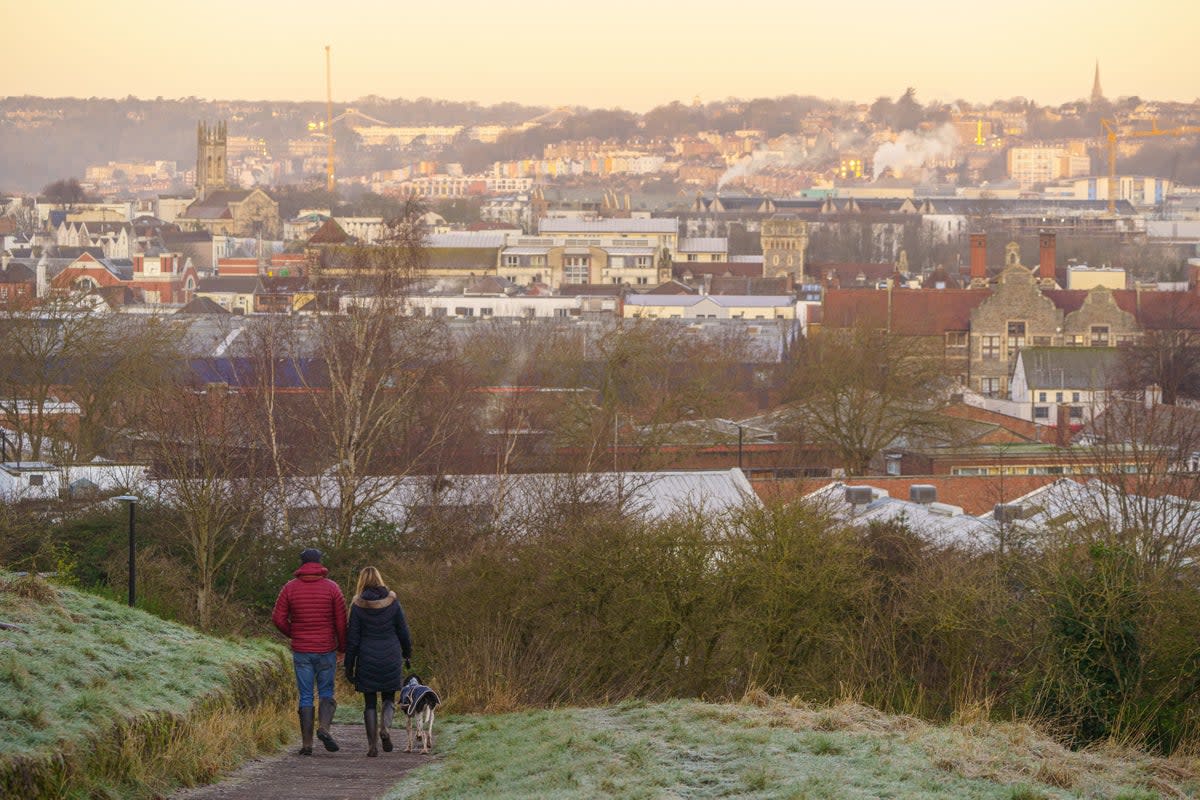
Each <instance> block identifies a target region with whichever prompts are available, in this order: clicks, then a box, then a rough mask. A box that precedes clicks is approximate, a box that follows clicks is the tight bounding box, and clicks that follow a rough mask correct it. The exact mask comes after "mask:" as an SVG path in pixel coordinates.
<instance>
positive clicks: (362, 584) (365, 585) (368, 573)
mask: <svg viewBox="0 0 1200 800" xmlns="http://www.w3.org/2000/svg"><path fill="white" fill-rule="evenodd" d="M384 585H385V584H384V582H383V576H382V575H380V574H379V570H377V569H376V568H375V567H363V568H362V570H361V571H360V572H359V573H358V585H357V586H355V587H354V596H355V597H361V596H362V593H363V589H370V588H374V587H376V586H384Z"/></svg>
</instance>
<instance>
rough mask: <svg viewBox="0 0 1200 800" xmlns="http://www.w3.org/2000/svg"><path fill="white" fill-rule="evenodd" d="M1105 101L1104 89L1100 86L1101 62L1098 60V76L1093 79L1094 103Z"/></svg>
mask: <svg viewBox="0 0 1200 800" xmlns="http://www.w3.org/2000/svg"><path fill="white" fill-rule="evenodd" d="M1103 102H1104V91H1103V90H1102V89H1101V88H1100V62H1099V61H1097V62H1096V77H1095V78H1094V79H1093V80H1092V105H1095V104H1096V103H1103Z"/></svg>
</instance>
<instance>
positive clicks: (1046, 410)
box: [1033, 406, 1050, 419]
mask: <svg viewBox="0 0 1200 800" xmlns="http://www.w3.org/2000/svg"><path fill="white" fill-rule="evenodd" d="M1033 418H1034V419H1050V407H1049V406H1034V407H1033Z"/></svg>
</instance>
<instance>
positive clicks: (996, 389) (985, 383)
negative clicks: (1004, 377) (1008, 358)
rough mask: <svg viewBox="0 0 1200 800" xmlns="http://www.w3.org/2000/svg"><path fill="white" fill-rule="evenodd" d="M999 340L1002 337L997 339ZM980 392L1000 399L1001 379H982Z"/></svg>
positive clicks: (980, 380)
mask: <svg viewBox="0 0 1200 800" xmlns="http://www.w3.org/2000/svg"><path fill="white" fill-rule="evenodd" d="M995 338H997V339H999V338H1000V337H999V336H997V337H995ZM979 391H980V393H982V394H983V395H984V396H986V397H998V396H999V395H1000V379H999V378H980V379H979Z"/></svg>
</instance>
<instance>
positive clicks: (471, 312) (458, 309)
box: [454, 306, 475, 317]
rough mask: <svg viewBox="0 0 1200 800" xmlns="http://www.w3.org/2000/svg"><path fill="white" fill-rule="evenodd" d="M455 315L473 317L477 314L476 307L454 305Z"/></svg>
mask: <svg viewBox="0 0 1200 800" xmlns="http://www.w3.org/2000/svg"><path fill="white" fill-rule="evenodd" d="M454 316H456V317H473V316H475V309H473V308H468V307H467V306H455V307H454Z"/></svg>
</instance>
